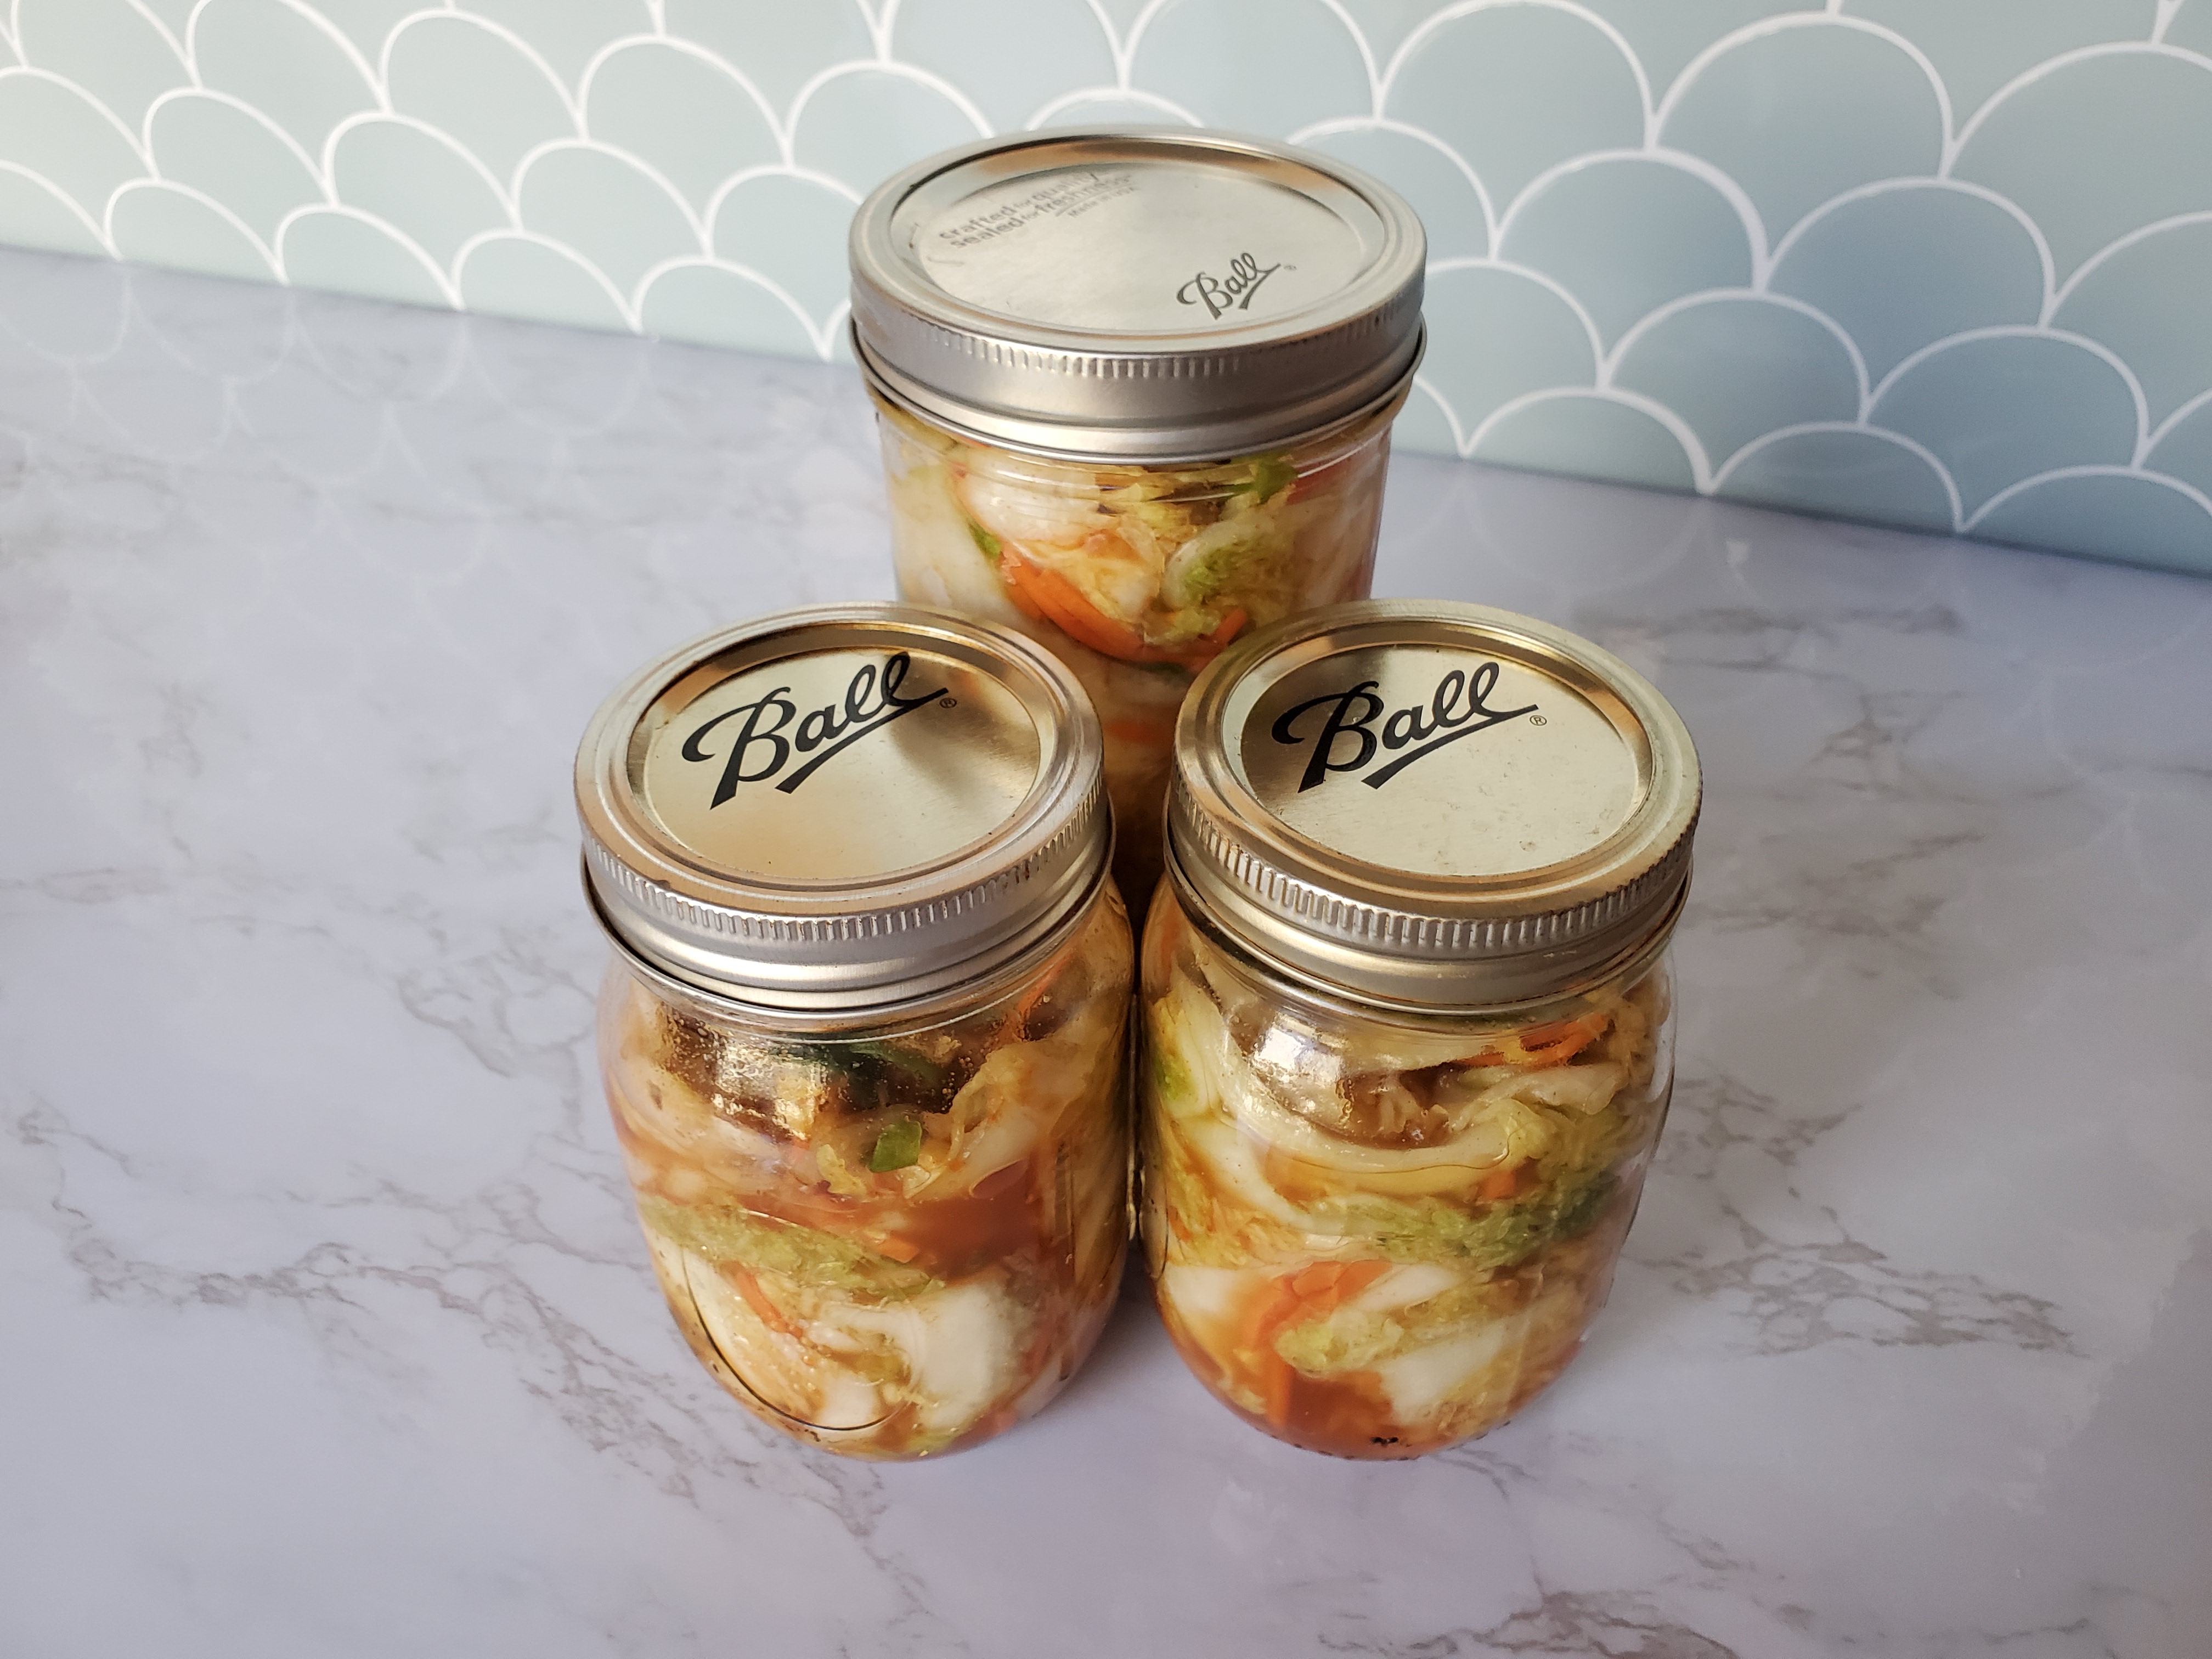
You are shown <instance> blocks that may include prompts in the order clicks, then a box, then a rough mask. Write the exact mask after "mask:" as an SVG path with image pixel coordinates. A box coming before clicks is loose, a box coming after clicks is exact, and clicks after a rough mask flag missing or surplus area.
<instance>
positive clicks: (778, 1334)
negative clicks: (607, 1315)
mask: <svg viewBox="0 0 2212 1659" xmlns="http://www.w3.org/2000/svg"><path fill="white" fill-rule="evenodd" d="M1129 948H1130V947H1129V925H1128V918H1127V914H1126V913H1125V911H1124V910H1123V908H1122V906H1121V899H1120V897H1119V896H1118V894H1116V893H1115V890H1113V888H1112V886H1111V885H1110V884H1108V885H1107V886H1105V887H1103V888H1102V889H1101V890H1099V892H1098V894H1097V896H1096V897H1095V898H1094V899H1093V900H1092V902H1091V907H1090V909H1089V911H1088V912H1087V914H1086V915H1085V917H1084V918H1083V920H1082V921H1081V922H1080V923H1079V926H1078V927H1077V929H1076V932H1075V935H1074V937H1073V939H1070V940H1069V941H1068V942H1067V943H1066V945H1063V946H1061V947H1060V949H1059V950H1057V951H1054V952H1053V953H1052V955H1051V957H1050V958H1049V960H1048V961H1047V962H1046V963H1043V964H1042V965H1041V966H1040V967H1038V968H1037V969H1036V970H1035V971H1034V972H1033V973H1030V974H1026V975H1024V976H1023V978H1022V980H1021V982H1020V983H1019V984H1018V985H1017V986H1015V987H1012V988H1011V989H1008V990H1006V991H1005V992H1004V993H1003V994H1000V995H998V996H996V997H995V998H994V999H992V1000H988V1001H985V1002H983V1003H981V1004H980V1005H979V1006H972V1007H963V1009H961V1010H960V1011H959V1012H957V1013H955V1014H953V1015H952V1016H951V1018H945V1016H944V1014H943V1012H941V1011H940V1012H938V1013H936V1014H933V1015H932V1016H929V1017H927V1019H926V1022H925V1023H923V1024H918V1025H901V1024H890V1025H883V1026H877V1027H872V1028H867V1027H864V1028H862V1029H860V1030H852V1031H843V1032H824V1033H820V1034H816V1035H809V1036H800V1035H796V1034H793V1033H791V1032H789V1031H786V1030H777V1029H775V1027H774V1026H772V1025H768V1024H762V1023H760V1022H759V1021H758V1020H757V1018H754V1019H748V1018H744V1017H743V1016H742V1015H739V1014H738V1013H737V1012H735V1011H734V1010H732V1009H731V1008H730V1007H728V1006H726V1005H725V1006H721V1007H716V1006H712V1005H709V1004H707V1003H704V1002H702V1001H701V1000H697V999H696V998H692V997H689V996H686V995H684V994H683V993H682V991H681V990H680V989H678V988H677V987H671V986H670V985H668V984H667V983H666V981H659V982H658V983H656V982H655V981H654V980H653V978H651V977H647V976H644V975H641V974H640V973H639V972H638V971H637V970H636V969H635V968H633V967H632V966H631V965H629V963H627V962H625V961H623V959H621V958H617V961H616V962H615V963H614V964H613V966H612V967H611V968H610V969H609V970H608V974H607V979H606V985H605V991H604V993H603V994H602V998H601V1003H600V1015H599V1018H600V1052H601V1054H602V1055H603V1056H604V1062H603V1063H604V1067H605V1082H606V1091H607V1099H608V1102H609V1104H610V1105H611V1107H612V1109H613V1111H614V1117H615V1127H616V1130H617V1133H618V1134H619V1136H620V1138H621V1141H622V1148H623V1163H624V1164H626V1165H627V1166H628V1168H629V1177H630V1182H631V1184H632V1186H633V1187H634V1188H635V1190H636V1194H637V1207H638V1216H639V1218H640V1220H641V1222H642V1223H643V1225H644V1229H645V1237H646V1241H647V1243H648V1244H649V1245H650V1246H651V1248H652V1251H653V1271H654V1273H656V1274H657V1275H658V1276H659V1280H660V1287H661V1289H662V1291H664V1292H665V1294H666V1296H667V1297H668V1305H669V1307H670V1309H671V1310H672V1311H673V1312H674V1314H675V1316H676V1322H677V1324H678V1327H680V1328H681V1329H682V1330H683V1332H684V1337H685V1339H686V1340H688V1341H689V1342H690V1345H691V1347H692V1351H693V1352H695V1353H696V1354H697V1355H698V1357H699V1358H700V1361H701V1362H702V1364H705V1365H706V1367H707V1368H708V1370H710V1371H712V1372H713V1373H714V1375H715V1376H716V1377H718V1378H719V1379H720V1381H721V1383H722V1384H723V1386H724V1387H725V1388H726V1389H729V1391H730V1392H731V1393H732V1394H733V1395H736V1396H737V1397H738V1400H739V1401H742V1402H743V1403H744V1405H746V1406H747V1407H750V1409H751V1410H752V1411H753V1412H754V1413H756V1414H757V1415H758V1416H760V1417H762V1418H763V1419H766V1420H767V1421H769V1423H771V1424H773V1425H775V1426H776V1427H778V1428H781V1429H784V1430H787V1431H790V1432H793V1433H796V1434H798V1435H799V1436H801V1437H804V1438H806V1439H809V1440H812V1441H815V1442H817V1443H821V1444H823V1445H827V1446H829V1447H830V1448H831V1449H833V1450H837V1451H842V1452H848V1453H853V1454H858V1455H870V1456H877V1457H920V1456H924V1455H928V1454H931V1453H933V1452H939V1451H945V1450H948V1449H953V1448H955V1447H957V1446H961V1445H963V1444H966V1443H971V1442H974V1441H978V1440H982V1439H986V1438H987V1437H990V1436H991V1435H993V1434H994V1433H996V1432H998V1431H1000V1430H1001V1429H1004V1428H1006V1427H1007V1426H1008V1425H1011V1424H1013V1423H1015V1422H1018V1421H1019V1420H1020V1419H1023V1418H1024V1417H1026V1416H1028V1415H1030V1413H1032V1412H1034V1411H1036V1409H1037V1408H1038V1407H1041V1406H1042V1405H1043V1404H1044V1403H1045V1401H1048V1400H1049V1399H1051V1397H1052V1396H1053V1395H1054V1394H1056V1393H1057V1392H1059V1390H1060V1385H1061V1384H1062V1383H1065V1382H1066V1380H1067V1379H1068V1377H1069V1376H1072V1375H1073V1373H1074V1371H1075V1369H1076V1367H1077V1366H1079V1365H1080V1364H1082V1363H1083V1360H1084V1358H1085V1355H1087V1354H1088V1353H1089V1352H1090V1351H1091V1346H1092V1345H1093V1344H1094V1343H1095V1342H1096V1341H1097V1339H1098V1334H1099V1332H1100V1330H1101V1329H1102V1328H1103V1327H1104V1324H1105V1322H1106V1317H1107V1316H1108V1315H1109V1313H1110V1312H1111V1311H1112V1310H1113V1307H1114V1301H1115V1295H1116V1293H1117V1291H1118V1290H1119V1286H1120V1282H1121V1258H1122V1253H1123V1247H1124V1244H1125V1243H1126V1240H1127V1188H1126V1184H1125V1183H1126V1181H1127V1157H1128V1149H1127V1125H1126V1119H1125V1114H1124V1111H1123V1108H1122V1101H1121V1096H1122V1077H1121V1055H1122V1050H1123V1047H1124V1024H1125V1021H1126V1018H1127V1006H1128V994H1129V979H1130V973H1129Z"/></svg>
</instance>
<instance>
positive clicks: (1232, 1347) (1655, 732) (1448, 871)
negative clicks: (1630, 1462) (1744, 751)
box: [1140, 604, 1699, 1457]
mask: <svg viewBox="0 0 2212 1659" xmlns="http://www.w3.org/2000/svg"><path fill="white" fill-rule="evenodd" d="M1401 785H1403V786H1411V787H1403V788H1401ZM1394 790H1397V791H1398V793H1393V791H1394ZM1698 799H1699V792H1698V780H1697V768H1696V757H1695V753H1694V750H1692V748H1691V745H1690V743H1689V739H1688V736H1687V733H1686V732H1685V731H1684V730H1683V729H1682V727H1681V725H1680V720H1679V719H1678V718H1677V717H1676V716H1675V715H1674V713H1673V711H1672V709H1671V708H1668V706H1667V704H1666V703H1665V702H1664V700H1663V699H1662V698H1661V697H1660V696H1659V695H1658V693H1657V692H1656V690H1652V689H1651V688H1650V686H1649V685H1648V684H1645V683H1644V681H1643V680H1642V679H1641V678H1640V677H1638V676H1636V675H1635V674H1634V673H1633V671H1632V670H1630V669H1629V668H1628V667H1627V666H1626V665H1625V664H1622V663H1620V661H1619V660H1618V659H1614V658H1612V657H1610V656H1609V655H1607V653H1603V652H1601V651H1600V650H1598V648H1597V647H1595V646H1591V645H1589V642H1588V641H1580V640H1577V639H1576V638H1575V636H1573V635H1568V634H1565V633H1564V632H1562V631H1561V630H1559V629H1551V628H1548V627H1547V626H1546V625H1544V624H1541V623H1534V622H1533V621H1530V620H1529V619H1527V618H1522V617H1511V616H1510V615H1509V614H1508V613H1504V612H1498V611H1483V610H1480V609H1479V608H1477V607H1473V606H1451V605H1437V604H1427V605H1378V604H1368V605H1355V606H1347V607H1345V608H1344V609H1342V610H1341V611H1336V612H1333V613H1328V614H1325V615H1323V616H1321V617H1310V618H1306V619H1304V621H1303V622H1301V623H1297V624H1295V625H1286V626H1285V628H1283V629H1277V630H1273V632H1272V634H1271V635H1267V636H1262V637H1259V638H1255V640H1254V641H1251V642H1250V644H1249V647H1246V648H1243V649H1241V650H1239V651H1237V652H1232V653H1229V654H1228V655H1225V658H1224V659H1223V660H1222V662H1221V663H1220V665H1218V667H1217V668H1216V669H1215V670H1214V671H1212V672H1210V673H1209V674H1208V675H1207V676H1206V678H1204V679H1202V680H1201V681H1200V684H1199V687H1198V688H1197V690H1196V691H1195V692H1194V697H1193V702H1192V704H1191V706H1190V708H1189V709H1188V711H1187V713H1186V715H1185V717H1184V723H1183V727H1182V733H1181V741H1180V745H1179V765H1178V771H1177V778H1176V794H1175V796H1174V802H1173V809H1172V811H1171V812H1170V836H1169V848H1168V868H1169V880H1168V881H1166V882H1164V883H1163V884H1162V885H1161V887H1160V890H1159V892H1158V896H1157V897H1156V899H1155V901H1154V907H1153V909H1152V915H1151V917H1150V918H1149V921H1148V923H1147V926H1146V933H1145V944H1144V951H1143V958H1144V961H1143V975H1142V985H1141V989H1140V1005H1141V1008H1142V1012H1143V1031H1144V1039H1145V1048H1146V1058H1145V1065H1144V1070H1143V1074H1142V1080H1141V1101H1142V1106H1141V1118H1142V1127H1141V1134H1142V1143H1141V1144H1142V1152H1143V1161H1144V1171H1145V1191H1144V1201H1143V1215H1144V1230H1145V1239H1146V1255H1147V1263H1148V1266H1149V1267H1150V1270H1151V1273H1152V1280H1153V1284H1154V1287H1155V1291H1156V1293H1157V1297H1158V1303H1159V1307H1160V1312H1161V1316H1162V1317H1163V1319H1164V1321H1165V1322H1166V1325H1167V1328H1168V1330H1169V1332H1170V1334H1171V1336H1172V1337H1173V1338H1174V1340H1175V1343H1176V1347H1177V1349H1178V1350H1179V1351H1180V1352H1181V1353H1182V1356H1183V1358H1184V1359H1185V1361H1186V1362H1187V1363H1188V1364H1189V1366H1190V1368H1191V1370H1193V1371H1194V1373H1195V1374H1196V1375H1197V1376H1198V1377H1199V1378H1200V1380H1201V1381H1202V1382H1203V1383H1206V1386H1207V1387H1208V1388H1209V1389H1212V1391H1213V1392H1214V1394H1215V1395H1218V1397H1219V1398H1220V1399H1221V1400H1222V1401H1224V1402H1225V1404H1227V1405H1228V1406H1230V1407H1231V1408H1232V1409H1233V1410H1235V1411H1236V1412H1237V1413H1238V1414H1240V1415H1241V1416H1243V1418H1244V1419H1246V1420H1247V1421H1249V1422H1250V1423H1252V1424H1253V1425H1255V1426H1257V1427H1260V1428H1261V1429H1264V1430H1266V1431H1267V1432H1269V1433H1271V1434H1273V1435H1276V1436H1278V1437H1280V1438H1282V1439H1285V1440H1287V1441H1290V1442H1291V1443H1295V1444H1297V1445H1301V1446H1305V1447H1309V1448H1310V1449H1315V1450H1319V1451H1324V1452H1331V1453H1334V1454H1337V1455H1342V1456H1350V1457H1407V1456H1415V1455H1420V1454H1422V1453H1425V1452H1429V1451H1434V1450H1437V1449H1441V1448H1443V1447H1446V1446H1449V1445H1452V1444H1455V1443H1458V1442H1460V1441H1462V1440H1465V1439H1467V1438H1468V1437H1471V1436H1474V1435H1478V1434H1480V1433H1482V1432H1484V1431H1486V1430H1487V1429H1489V1428H1491V1427H1492V1426H1494V1425H1497V1424H1498V1423H1500V1422H1503V1421H1504V1419H1506V1418H1508V1417H1510V1415H1512V1414H1513V1413H1515V1412H1516V1411H1518V1410H1519V1409H1520V1408H1521V1407H1522V1406H1524V1405H1525V1404H1526V1403H1527V1402H1528V1401H1529V1400H1531V1399H1532V1398H1533V1397H1534V1395H1536V1394H1537V1393H1539V1392H1540V1391H1541V1389H1544V1388H1545V1387H1546V1386H1547V1384H1549V1383H1551V1382H1552V1381H1553V1379H1555V1378H1556V1377H1557V1376H1559V1373H1560V1372H1561V1370H1563V1369H1564V1368H1565V1366H1566V1364H1568V1362H1569V1361H1570V1360H1571V1359H1572V1358H1573V1357H1574V1355H1575V1353H1576V1352H1577V1349H1578V1348H1579V1346H1580V1345H1581V1343H1582V1340H1583V1334H1584V1332H1585V1331H1586V1330H1587V1328H1589V1323H1590V1321H1591V1320H1592V1319H1593V1318H1594V1317H1595V1315H1596V1313H1597V1311H1598V1310H1599V1309H1600V1308H1601V1306H1602V1304H1603V1303H1604V1301H1605V1297H1606V1294H1607V1290H1608V1288H1609V1286H1610V1284H1611V1281H1612V1276H1613V1266H1614V1263H1615V1261H1617V1260H1618V1258H1619V1255H1620V1249H1621V1244H1622V1241H1623V1239H1624V1238H1625V1237H1626V1234H1627V1231H1628V1228H1629V1225H1630V1223H1631V1221H1632V1218H1633V1217H1634V1215H1635V1211H1636V1206H1637V1202H1638V1197H1639V1195H1640V1193H1641V1191H1642V1187H1643V1182H1644V1171H1645V1170H1646V1168H1647V1167H1648V1165H1649V1163H1650V1158H1651V1154H1652V1152H1653V1149H1654V1146H1655V1144H1656V1140H1657V1137H1658V1134H1659V1132H1660V1127H1661V1125H1662V1121H1663V1120H1664V1117H1665V1115H1666V1109H1667V1102H1668V1091H1669V1089H1670V1086H1671V1081H1672V1075H1673V1067H1672V1051H1673V1012H1674V996H1673V992H1672V982H1671V979H1670V976H1669V971H1668V960H1667V944H1668V938H1669V936H1670V934H1671V932H1672V929H1673V927H1674V921H1675V918H1676V917H1677V916H1678V915H1679V914H1680V906H1681V903H1682V901H1683V898H1684V896H1685V895H1686V889H1687V880H1688V855H1689V845H1690V836H1691V834H1692V829H1693V828H1694V824H1695V819H1696V814H1697V807H1698Z"/></svg>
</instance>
